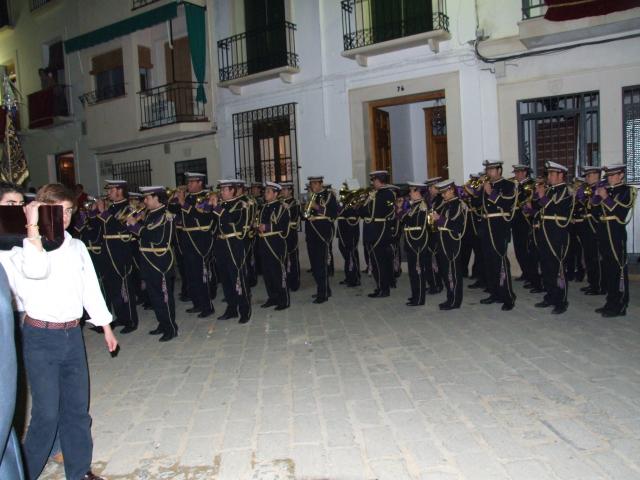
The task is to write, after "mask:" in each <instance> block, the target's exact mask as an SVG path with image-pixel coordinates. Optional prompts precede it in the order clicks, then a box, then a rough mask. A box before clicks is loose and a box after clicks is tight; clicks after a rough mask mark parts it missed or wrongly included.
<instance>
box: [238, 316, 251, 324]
mask: <svg viewBox="0 0 640 480" xmlns="http://www.w3.org/2000/svg"><path fill="white" fill-rule="evenodd" d="M248 322H249V317H246V316H242V317H240V320H238V323H242V324H244V323H248Z"/></svg>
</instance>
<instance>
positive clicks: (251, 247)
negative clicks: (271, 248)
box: [244, 237, 258, 287]
mask: <svg viewBox="0 0 640 480" xmlns="http://www.w3.org/2000/svg"><path fill="white" fill-rule="evenodd" d="M245 249H246V252H247V257H246V259H245V262H244V264H245V270H246V277H247V283H248V284H249V286H250V287H255V286H256V285H257V284H258V256H257V252H258V240H257V238H256V237H250V238H249V237H247V238H246V239H245Z"/></svg>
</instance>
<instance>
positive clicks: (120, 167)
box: [111, 160, 151, 192]
mask: <svg viewBox="0 0 640 480" xmlns="http://www.w3.org/2000/svg"><path fill="white" fill-rule="evenodd" d="M111 176H112V178H113V179H114V180H126V181H127V188H128V189H129V191H130V192H137V191H138V190H139V189H140V186H147V185H151V161H150V160H135V161H132V162H123V163H114V164H113V166H112V174H111Z"/></svg>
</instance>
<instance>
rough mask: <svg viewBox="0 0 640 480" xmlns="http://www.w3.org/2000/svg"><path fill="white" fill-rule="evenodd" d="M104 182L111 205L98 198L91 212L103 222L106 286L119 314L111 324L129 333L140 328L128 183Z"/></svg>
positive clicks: (110, 300)
mask: <svg viewBox="0 0 640 480" xmlns="http://www.w3.org/2000/svg"><path fill="white" fill-rule="evenodd" d="M105 183H106V186H105V189H106V190H107V195H108V198H109V200H110V201H111V205H109V207H107V206H106V203H105V201H104V200H103V199H99V200H98V201H97V202H96V207H97V212H96V211H95V210H94V211H92V212H91V213H90V215H91V216H93V217H94V218H97V221H99V222H102V232H103V235H102V245H101V246H102V255H103V266H104V283H103V286H104V289H105V293H106V294H107V302H108V303H109V304H111V305H112V306H113V310H114V311H113V313H114V315H115V317H116V320H115V321H114V322H113V324H112V326H118V325H122V326H124V328H123V329H122V330H121V331H120V333H130V332H133V331H134V330H136V329H137V328H138V312H137V310H136V299H135V292H136V289H135V285H134V284H133V277H132V271H133V268H134V267H133V253H132V249H131V245H130V242H131V241H132V240H133V237H132V235H131V232H129V231H128V230H127V227H126V225H125V221H126V217H127V215H128V214H129V213H130V207H129V201H128V199H127V196H128V193H127V182H126V181H125V180H106V182H105ZM96 215H97V216H96Z"/></svg>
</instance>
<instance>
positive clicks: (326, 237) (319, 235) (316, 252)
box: [305, 220, 333, 299]
mask: <svg viewBox="0 0 640 480" xmlns="http://www.w3.org/2000/svg"><path fill="white" fill-rule="evenodd" d="M305 233H306V239H307V248H308V249H309V262H310V263H311V272H312V274H313V278H314V280H315V282H316V287H317V293H316V295H317V298H319V299H327V298H329V297H330V296H331V287H330V286H329V262H330V248H331V239H332V238H333V224H332V223H331V222H329V221H327V220H315V221H311V220H310V221H308V222H307V224H306V227H305Z"/></svg>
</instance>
